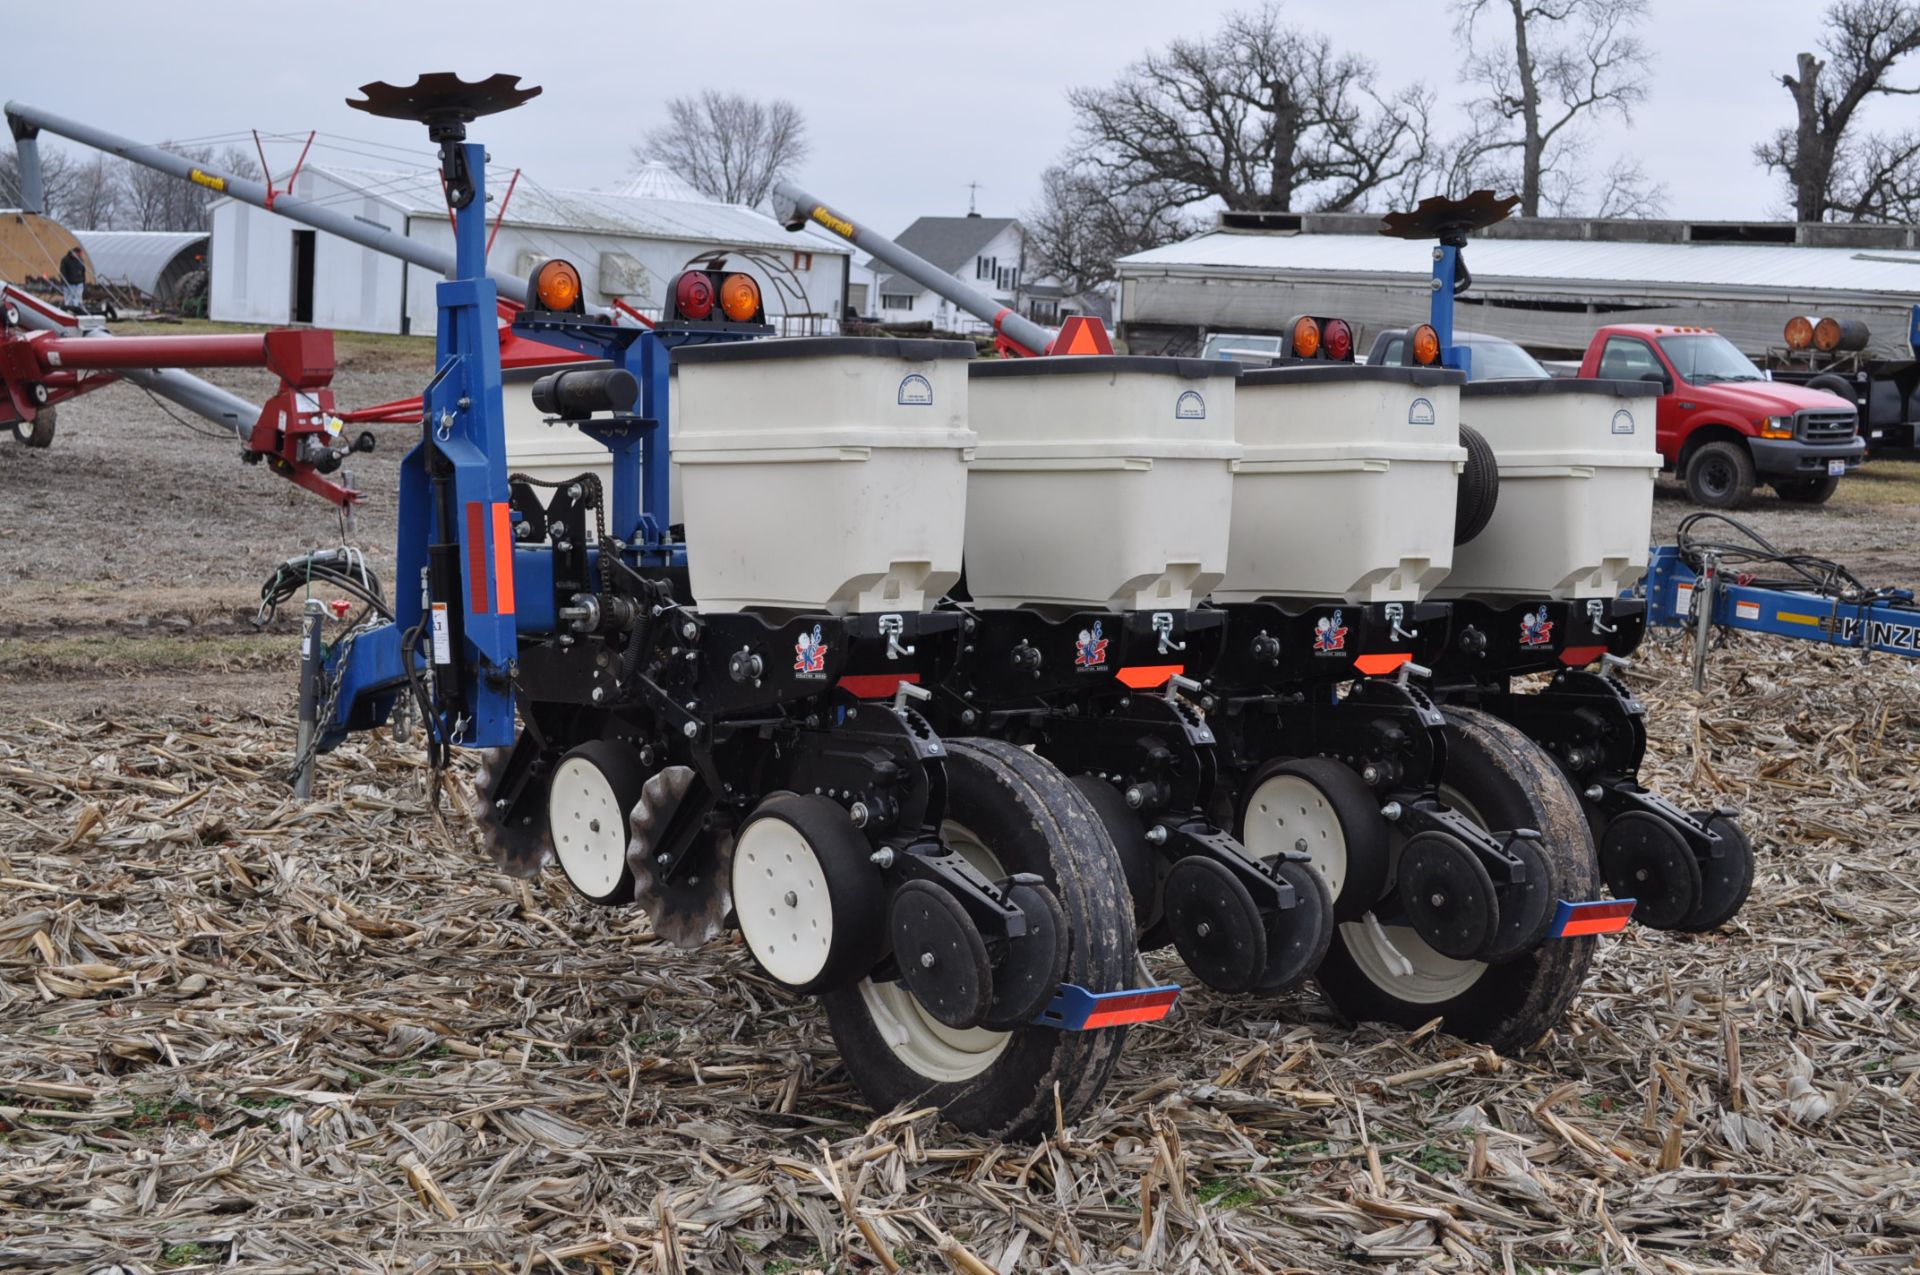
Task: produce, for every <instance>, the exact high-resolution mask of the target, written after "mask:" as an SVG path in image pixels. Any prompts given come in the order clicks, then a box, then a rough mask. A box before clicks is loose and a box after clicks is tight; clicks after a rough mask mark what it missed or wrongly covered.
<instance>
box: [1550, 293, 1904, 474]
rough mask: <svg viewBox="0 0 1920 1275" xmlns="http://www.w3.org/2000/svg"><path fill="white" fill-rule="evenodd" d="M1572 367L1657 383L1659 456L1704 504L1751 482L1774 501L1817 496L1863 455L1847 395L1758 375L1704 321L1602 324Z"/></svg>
mask: <svg viewBox="0 0 1920 1275" xmlns="http://www.w3.org/2000/svg"><path fill="white" fill-rule="evenodd" d="M1580 375H1581V376H1595V377H1602V378H1605V379H1607V380H1616V381H1657V382H1659V383H1660V410H1659V420H1658V427H1657V430H1656V438H1657V443H1656V445H1657V446H1658V448H1659V450H1660V455H1661V457H1662V458H1663V459H1664V460H1665V461H1666V463H1667V467H1668V468H1670V469H1672V470H1673V471H1674V472H1676V473H1678V474H1679V475H1680V476H1681V478H1683V479H1684V480H1685V482H1686V484H1687V494H1688V495H1689V496H1691V497H1692V498H1693V500H1694V502H1695V503H1696V504H1701V505H1706V506H1707V507H1709V508H1712V509H1735V508H1738V507H1739V506H1740V505H1742V504H1744V503H1746V500H1747V497H1748V496H1750V495H1752V494H1753V487H1754V483H1755V482H1756V481H1765V482H1767V483H1770V484H1772V486H1773V489H1774V490H1775V491H1776V492H1778V493H1779V494H1780V499H1782V500H1791V501H1796V502H1799V503H1802V504H1812V505H1817V504H1820V503H1821V502H1823V501H1825V500H1826V499H1827V498H1828V497H1829V496H1831V495H1833V491H1834V488H1836V487H1838V486H1839V485H1840V478H1841V476H1842V475H1844V474H1845V473H1846V472H1847V471H1848V470H1849V469H1851V468H1853V467H1854V466H1856V465H1858V464H1859V463H1860V459H1861V457H1862V456H1864V455H1865V454H1866V450H1867V444H1866V440H1865V439H1863V438H1861V437H1860V425H1859V412H1858V409H1856V408H1855V406H1854V405H1853V404H1852V403H1850V402H1848V401H1847V400H1845V399H1843V398H1839V397H1837V396H1835V395H1832V394H1828V393H1826V392H1825V391H1822V390H1810V389H1807V388H1805V387H1803V386H1799V385H1789V384H1786V383H1785V382H1782V381H1770V380H1768V379H1767V376H1766V374H1765V373H1764V372H1762V371H1761V370H1760V369H1759V368H1757V367H1755V366H1754V365H1753V363H1752V362H1751V361H1750V360H1749V359H1748V358H1747V356H1746V355H1744V354H1742V353H1740V351H1739V350H1738V349H1736V348H1734V345H1733V343H1732V342H1731V341H1729V340H1727V339H1726V338H1725V337H1723V336H1720V335H1718V334H1717V333H1715V332H1714V331H1713V330H1712V329H1711V328H1696V327H1676V326H1673V325H1670V324H1663V325H1657V326H1656V325H1654V324H1650V323H1616V324H1610V325H1608V326H1607V327H1604V328H1601V329H1600V330H1599V331H1598V332H1596V333H1594V335H1593V341H1592V343H1591V344H1589V345H1588V346H1587V354H1586V358H1585V359H1583V360H1582V361H1581V364H1580Z"/></svg>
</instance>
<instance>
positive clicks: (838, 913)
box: [728, 792, 887, 992]
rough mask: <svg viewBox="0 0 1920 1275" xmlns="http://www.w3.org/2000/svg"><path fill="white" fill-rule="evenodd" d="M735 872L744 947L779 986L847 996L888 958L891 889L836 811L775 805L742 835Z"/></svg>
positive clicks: (793, 803) (791, 798) (800, 802)
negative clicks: (845, 990) (840, 992)
mask: <svg viewBox="0 0 1920 1275" xmlns="http://www.w3.org/2000/svg"><path fill="white" fill-rule="evenodd" d="M728 871H729V873H730V878H729V880H730V888H731V890H732V894H733V914H734V921H735V923H736V924H738V925H739V927H740V937H741V938H743V939H745V940H746V943H747V950H748V951H750V952H752V953H753V959H754V960H755V961H756V962H758V964H759V966H760V968H761V969H763V970H765V971H766V972H767V974H768V975H769V976H770V977H771V978H773V979H774V980H775V981H776V982H779V983H783V984H785V985H786V986H788V987H791V988H792V989H794V990H795V991H798V992H823V991H828V990H830V989H832V988H836V987H847V986H849V985H851V984H852V983H854V982H855V981H857V980H859V979H861V978H863V977H865V976H866V974H867V972H868V971H870V970H871V969H873V967H874V966H875V965H876V964H878V963H879V962H880V959H881V958H882V957H884V956H885V955H886V953H887V943H886V935H887V930H886V928H885V925H884V922H885V921H886V919H887V892H886V883H885V882H883V881H882V880H881V878H880V870H879V869H878V868H877V867H875V866H874V864H873V847H872V846H870V845H868V844H867V839H866V838H865V837H864V836H862V835H861V834H860V830H859V829H857V828H855V827H854V826H853V820H852V819H850V818H849V817H848V816H847V812H846V811H845V810H844V809H843V808H842V807H841V806H840V804H839V803H838V802H836V801H833V800H831V799H830V798H827V797H822V796H818V795H813V794H809V795H807V796H804V797H803V796H796V795H795V794H793V793H788V792H783V793H776V794H775V795H773V796H771V797H768V798H767V799H766V800H764V801H762V802H761V803H760V804H759V805H758V806H756V807H755V808H754V811H753V813H752V814H750V815H748V816H747V819H746V822H744V823H742V824H741V825H740V832H739V835H738V836H737V837H736V839H735V841H734V847H733V861H732V863H731V865H729V868H728Z"/></svg>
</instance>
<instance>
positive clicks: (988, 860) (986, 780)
mask: <svg viewBox="0 0 1920 1275" xmlns="http://www.w3.org/2000/svg"><path fill="white" fill-rule="evenodd" d="M943 742H944V744H945V746H946V752H947V757H946V760H945V763H944V769H945V772H946V781H947V807H946V820H945V822H944V823H943V824H942V826H941V834H942V837H943V838H944V839H945V841H946V843H947V844H948V845H949V846H950V847H952V849H953V850H955V851H956V852H957V853H959V854H960V855H961V856H962V857H964V858H965V859H967V861H968V862H969V863H971V864H972V865H973V867H974V868H976V869H977V870H978V871H979V872H980V873H981V874H982V875H984V876H985V877H987V878H988V879H989V880H993V881H1004V880H1007V879H1008V878H1009V877H1011V876H1013V875H1014V874H1016V873H1027V872H1031V873H1033V874H1035V875H1037V876H1038V877H1039V878H1040V879H1041V882H1042V883H1043V884H1044V885H1045V886H1046V888H1047V889H1048V890H1050V891H1051V892H1052V893H1053V895H1054V897H1055V899H1056V900H1057V901H1058V903H1059V905H1060V910H1061V914H1062V916H1063V917H1064V918H1065V923H1066V924H1065V929H1066V934H1067V949H1068V951H1067V962H1066V971H1065V974H1064V976H1063V977H1064V980H1065V981H1067V982H1071V983H1075V984H1078V985H1079V986H1081V987H1085V988H1087V989H1088V990H1090V991H1095V992H1111V991H1119V990H1122V989H1124V988H1128V987H1132V986H1134V985H1135V984H1134V981H1133V980H1134V977H1135V970H1134V964H1135V949H1134V925H1133V903H1132V900H1131V899H1130V898H1129V897H1128V895H1127V887H1126V878H1125V875H1124V873H1123V870H1122V868H1121V864H1120V858H1119V855H1118V854H1116V853H1115V851H1114V848H1113V842H1112V841H1111V840H1110V839H1109V838H1108V836H1107V832H1106V829H1105V827H1103V826H1102V824H1101V822H1100V819H1099V816H1098V815H1096V814H1095V813H1094V811H1093V808H1092V807H1091V806H1090V805H1088V804H1087V800H1086V798H1085V797H1084V796H1083V795H1081V793H1080V792H1079V790H1077V789H1076V788H1074V786H1073V784H1072V783H1071V782H1069V781H1068V779H1067V777H1066V776H1065V775H1062V774H1061V773H1060V771H1059V770H1058V769H1057V768H1055V767H1054V766H1053V764H1052V763H1050V762H1048V761H1046V760H1044V759H1042V758H1040V757H1037V756H1035V755H1034V754H1032V753H1029V752H1027V751H1025V750H1024V749H1020V748H1016V747H1014V746H1013V745H1011V744H1006V743H1002V742H1000V741H998V740H987V739H967V738H961V739H951V738H950V739H946V740H944V741H943ZM1016 942H1017V940H1016ZM822 999H823V1002H824V1004H825V1006H826V1010H827V1020H828V1022H829V1023H830V1024H831V1025H832V1028H833V1035H834V1040H835V1041H836V1042H837V1043H838V1045H839V1047H840V1057H841V1061H842V1063H843V1065H844V1066H845V1067H846V1069H847V1071H848V1073H849V1074H850V1075H851V1076H852V1078H853V1080H854V1083H855V1084H856V1085H858V1086H859V1088H860V1092H861V1094H862V1095H863V1096H864V1097H865V1098H866V1100H867V1102H868V1104H869V1105H870V1106H872V1107H873V1108H874V1109H875V1110H877V1111H890V1110H892V1109H893V1108H894V1107H896V1106H899V1105H900V1104H902V1103H907V1104H910V1105H933V1106H937V1107H939V1108H940V1110H941V1113H942V1114H943V1115H944V1116H945V1117H946V1119H948V1120H949V1121H951V1122H952V1123H953V1124H954V1125H955V1126H956V1127H958V1128H959V1129H961V1130H963V1131H965V1132H967V1133H971V1134H979V1135H982V1136H985V1137H992V1138H1004V1139H1030V1138H1033V1137H1037V1136H1039V1135H1041V1134H1043V1133H1045V1132H1048V1131H1050V1130H1051V1129H1053V1127H1054V1125H1055V1122H1056V1120H1058V1119H1059V1118H1060V1115H1061V1114H1062V1113H1064V1115H1065V1118H1066V1119H1067V1120H1068V1121H1069V1122H1072V1121H1074V1120H1077V1119H1079V1118H1080V1116H1081V1115H1082V1114H1083V1113H1085V1112H1086V1111H1087V1110H1088V1108H1089V1107H1091V1106H1092V1105H1093V1103H1094V1102H1095V1101H1096V1100H1097V1099H1098V1098H1099V1096H1100V1092H1101V1090H1102V1089H1103V1088H1104V1087H1105V1085H1106V1082H1107V1077H1108V1076H1109V1075H1110V1074H1111V1073H1112V1071H1113V1067H1114V1064H1115V1062H1117V1061H1118V1059H1119V1056H1120V1051H1121V1049H1122V1047H1123V1046H1124V1045H1125V1043H1126V1035H1127V1033H1126V1029H1124V1028H1103V1029H1101V1030H1097V1031H1088V1032H1066V1031H1058V1030H1056V1029H1054V1028H1051V1027H1036V1026H1033V1025H1031V1024H1027V1025H1022V1026H1018V1027H1014V1028H1012V1029H1010V1030H1007V1031H993V1030H990V1029H988V1028H986V1027H975V1028H968V1029H955V1028H952V1027H948V1026H947V1025H946V1024H944V1023H941V1022H939V1021H938V1020H937V1019H935V1018H934V1017H933V1016H932V1015H931V1014H929V1013H927V1012H926V1011H925V1009H923V1008H922V1007H921V1006H920V1004H919V1002H918V1001H917V1000H915V999H914V995H913V993H912V991H911V990H910V989H909V988H908V987H906V986H905V985H903V983H902V982H901V981H899V980H894V981H879V982H876V981H874V980H873V979H862V980H860V982H859V983H857V984H856V985H854V986H852V987H849V988H846V989H844V990H840V991H835V992H830V993H828V994H827V995H826V996H824V997H823V998H822ZM1056 1094H1057V1099H1056ZM1056 1101H1057V1103H1058V1105H1057V1106H1056Z"/></svg>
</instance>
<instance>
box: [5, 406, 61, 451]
mask: <svg viewBox="0 0 1920 1275" xmlns="http://www.w3.org/2000/svg"><path fill="white" fill-rule="evenodd" d="M56 419H57V417H56V415H55V413H54V410H53V409H52V408H51V407H43V408H41V409H40V410H39V411H37V412H35V413H34V414H33V423H32V424H28V423H27V422H26V421H15V422H14V423H13V436H14V437H15V438H17V439H19V440H20V441H21V442H23V443H25V444H26V445H27V446H28V447H51V446H53V427H54V422H55V421H56Z"/></svg>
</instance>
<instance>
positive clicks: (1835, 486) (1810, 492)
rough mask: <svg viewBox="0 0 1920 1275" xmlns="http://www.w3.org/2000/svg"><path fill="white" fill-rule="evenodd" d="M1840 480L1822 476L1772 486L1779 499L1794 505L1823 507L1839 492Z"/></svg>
mask: <svg viewBox="0 0 1920 1275" xmlns="http://www.w3.org/2000/svg"><path fill="white" fill-rule="evenodd" d="M1839 487H1840V479H1839V476H1838V475H1835V474H1823V475H1821V476H1820V477H1819V478H1801V479H1793V480H1786V479H1782V480H1781V481H1779V482H1776V483H1775V484H1774V485H1773V490H1774V492H1775V494H1777V495H1778V496H1779V497H1780V499H1782V500H1784V501H1787V502H1789V503H1791V504H1795V505H1824V504H1826V503H1827V501H1829V500H1831V499H1833V493H1834V492H1835V491H1837V490H1839Z"/></svg>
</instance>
